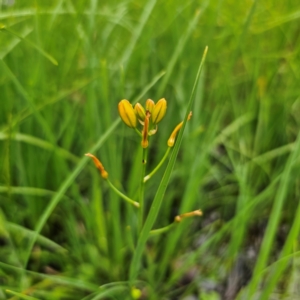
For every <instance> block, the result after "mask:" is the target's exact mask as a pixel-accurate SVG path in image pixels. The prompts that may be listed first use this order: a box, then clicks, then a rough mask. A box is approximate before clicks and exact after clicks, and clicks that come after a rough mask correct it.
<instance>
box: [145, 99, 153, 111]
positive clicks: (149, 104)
mask: <svg viewBox="0 0 300 300" xmlns="http://www.w3.org/2000/svg"><path fill="white" fill-rule="evenodd" d="M154 107H155V103H154V101H153V100H151V99H148V100H147V101H146V110H148V111H149V112H150V113H151V114H152V111H153V109H154Z"/></svg>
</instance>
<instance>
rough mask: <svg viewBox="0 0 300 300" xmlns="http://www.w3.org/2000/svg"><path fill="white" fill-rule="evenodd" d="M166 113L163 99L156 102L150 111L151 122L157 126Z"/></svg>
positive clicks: (165, 102)
mask: <svg viewBox="0 0 300 300" xmlns="http://www.w3.org/2000/svg"><path fill="white" fill-rule="evenodd" d="M166 111H167V101H166V99H165V98H162V99H160V100H158V102H157V103H156V104H155V106H154V108H153V110H152V115H151V118H152V122H153V123H154V124H158V123H159V122H160V121H161V120H162V118H163V117H164V116H165V114H166Z"/></svg>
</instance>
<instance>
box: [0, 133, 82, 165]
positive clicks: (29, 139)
mask: <svg viewBox="0 0 300 300" xmlns="http://www.w3.org/2000/svg"><path fill="white" fill-rule="evenodd" d="M7 139H9V140H13V141H17V142H24V143H27V144H30V145H34V146H36V147H40V148H42V149H45V150H48V151H55V152H56V153H57V154H58V155H61V156H62V157H64V158H66V159H68V160H70V161H73V162H78V160H79V158H78V157H77V156H75V155H74V154H72V153H70V152H69V151H67V150H65V149H63V148H61V147H58V146H56V145H53V144H51V143H49V142H47V141H44V140H42V139H39V138H36V137H34V136H31V135H28V134H23V133H18V132H17V133H14V134H11V135H9V134H7V133H5V132H0V141H1V140H7Z"/></svg>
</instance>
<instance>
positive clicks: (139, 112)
mask: <svg viewBox="0 0 300 300" xmlns="http://www.w3.org/2000/svg"><path fill="white" fill-rule="evenodd" d="M134 111H135V113H136V115H137V116H138V118H139V120H141V121H143V122H144V120H145V117H146V112H145V109H144V107H143V106H142V105H141V104H140V103H137V104H136V105H135V106H134Z"/></svg>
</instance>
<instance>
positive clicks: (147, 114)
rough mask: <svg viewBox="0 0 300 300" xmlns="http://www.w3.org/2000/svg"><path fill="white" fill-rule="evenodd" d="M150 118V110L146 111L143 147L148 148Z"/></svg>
mask: <svg viewBox="0 0 300 300" xmlns="http://www.w3.org/2000/svg"><path fill="white" fill-rule="evenodd" d="M149 118H150V112H149V111H147V112H146V117H145V120H144V127H143V131H142V143H141V145H142V147H143V148H147V147H148V144H149V142H148V129H149Z"/></svg>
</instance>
